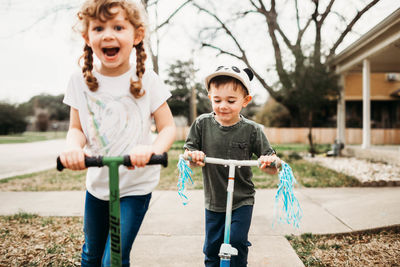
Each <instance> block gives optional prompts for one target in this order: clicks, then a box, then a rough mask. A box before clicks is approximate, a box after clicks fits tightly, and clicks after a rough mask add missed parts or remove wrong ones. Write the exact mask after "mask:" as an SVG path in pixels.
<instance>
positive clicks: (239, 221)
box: [203, 205, 253, 267]
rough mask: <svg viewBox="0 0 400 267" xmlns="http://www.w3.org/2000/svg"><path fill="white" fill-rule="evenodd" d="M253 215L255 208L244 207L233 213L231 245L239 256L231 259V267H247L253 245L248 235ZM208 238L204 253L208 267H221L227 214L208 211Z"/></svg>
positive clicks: (206, 238)
mask: <svg viewBox="0 0 400 267" xmlns="http://www.w3.org/2000/svg"><path fill="white" fill-rule="evenodd" d="M252 214H253V206H252V205H249V206H242V207H240V208H238V209H236V210H233V211H232V223H231V234H230V242H229V243H230V244H231V245H232V247H234V248H236V249H237V250H238V255H237V256H232V257H231V262H230V266H231V267H244V266H247V255H248V252H249V248H248V247H249V246H251V243H250V242H249V241H248V235H249V230H250V224H251V217H252ZM205 223H206V225H205V228H206V237H205V241H204V247H203V252H204V255H205V258H204V264H205V266H206V267H219V266H220V262H219V256H218V254H219V249H220V247H221V244H222V243H224V230H225V212H214V211H210V210H207V209H206V218H205Z"/></svg>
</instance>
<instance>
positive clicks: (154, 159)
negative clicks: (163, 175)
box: [124, 152, 168, 167]
mask: <svg viewBox="0 0 400 267" xmlns="http://www.w3.org/2000/svg"><path fill="white" fill-rule="evenodd" d="M158 164H161V165H163V166H164V167H167V166H168V154H167V152H164V153H162V154H160V155H152V156H151V158H150V161H149V162H148V163H147V165H158ZM124 166H126V167H132V164H131V159H130V157H129V155H125V156H124Z"/></svg>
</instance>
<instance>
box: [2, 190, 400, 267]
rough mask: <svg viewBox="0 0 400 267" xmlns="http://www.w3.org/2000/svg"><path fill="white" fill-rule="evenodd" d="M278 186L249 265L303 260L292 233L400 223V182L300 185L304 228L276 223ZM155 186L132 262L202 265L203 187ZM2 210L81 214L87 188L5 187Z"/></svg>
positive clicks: (257, 218)
mask: <svg viewBox="0 0 400 267" xmlns="http://www.w3.org/2000/svg"><path fill="white" fill-rule="evenodd" d="M275 192H276V191H275V190H273V189H266V190H258V191H257V194H256V204H255V208H254V213H253V221H252V226H251V229H250V238H249V239H250V242H251V243H252V247H251V248H250V252H249V266H250V267H252V266H303V264H302V262H301V261H300V259H299V258H298V257H297V255H296V253H295V252H294V250H293V249H292V247H291V246H290V244H289V243H288V241H287V240H286V239H285V237H284V235H287V234H296V235H299V234H302V233H307V232H311V233H314V234H324V233H341V232H351V231H356V230H364V229H369V228H376V227H383V226H389V225H394V224H400V205H399V203H400V188H399V187H386V188H326V189H320V188H313V189H296V191H295V193H296V196H297V198H298V199H299V202H300V205H301V207H302V209H303V219H302V221H301V225H300V228H299V229H293V227H291V226H288V225H275V227H274V228H272V223H273V201H274V195H275ZM188 196H189V199H190V203H189V204H188V205H187V206H183V205H182V204H181V202H180V199H179V197H178V195H177V192H175V191H156V192H154V193H153V198H152V201H151V204H150V208H149V211H148V213H147V215H146V217H145V220H144V222H143V225H142V228H141V230H140V232H139V235H138V237H137V240H136V241H135V243H134V247H133V250H132V265H133V266H139V267H141V266H143V267H152V266H163V267H164V266H171V267H172V266H173V267H179V266H203V263H202V262H203V254H202V244H203V240H204V205H203V192H202V191H200V190H192V191H189V192H188ZM0 203H1V205H0V215H9V214H15V213H17V212H20V211H24V212H29V213H36V214H39V215H42V216H82V215H83V206H84V192H80V191H68V192H64V191H63V192H0Z"/></svg>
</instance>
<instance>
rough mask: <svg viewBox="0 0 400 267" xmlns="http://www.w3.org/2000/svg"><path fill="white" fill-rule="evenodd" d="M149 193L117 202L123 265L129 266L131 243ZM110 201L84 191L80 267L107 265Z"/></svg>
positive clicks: (147, 202)
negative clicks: (118, 205) (119, 214)
mask: <svg viewBox="0 0 400 267" xmlns="http://www.w3.org/2000/svg"><path fill="white" fill-rule="evenodd" d="M150 199H151V193H150V194H148V195H144V196H127V197H123V198H121V199H120V209H121V219H120V223H121V227H120V229H121V247H122V266H128V267H129V255H130V251H131V248H132V244H133V241H134V240H135V238H136V235H137V233H138V231H139V228H140V225H141V224H142V221H143V218H144V215H145V214H146V211H147V209H148V207H149V203H150ZM108 215H109V202H108V201H104V200H100V199H98V198H96V197H94V196H93V195H91V194H90V193H89V192H86V201H85V215H84V219H83V224H84V225H83V231H84V233H85V243H84V244H83V248H82V267H85V266H110V236H109V216H108Z"/></svg>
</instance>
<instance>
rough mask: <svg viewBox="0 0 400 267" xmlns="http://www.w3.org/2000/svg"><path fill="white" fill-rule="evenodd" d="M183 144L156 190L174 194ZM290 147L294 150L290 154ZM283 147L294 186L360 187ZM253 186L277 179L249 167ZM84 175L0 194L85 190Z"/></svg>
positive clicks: (10, 185) (1, 183)
mask: <svg viewBox="0 0 400 267" xmlns="http://www.w3.org/2000/svg"><path fill="white" fill-rule="evenodd" d="M182 146H183V142H176V143H174V145H173V146H172V148H171V150H170V151H169V152H168V157H169V160H168V167H167V168H162V170H161V179H160V183H159V185H158V187H157V190H177V182H178V170H177V163H178V158H179V154H181V153H183V149H182ZM292 146H293V147H294V148H293V150H291V148H292ZM292 146H291V145H285V150H280V148H279V146H275V147H277V151H278V154H279V155H281V158H282V159H283V160H284V161H286V162H287V163H288V164H289V165H290V166H291V167H292V169H293V172H294V176H295V177H296V179H297V182H298V185H297V186H300V187H301V186H302V187H351V186H360V182H359V181H358V180H357V179H356V178H354V177H351V176H347V175H344V174H342V173H338V172H335V171H333V170H330V169H327V168H325V167H322V166H319V165H317V164H315V163H310V162H308V161H306V160H303V159H302V158H301V157H300V156H299V153H301V152H305V151H306V150H307V146H306V145H297V144H296V145H292ZM192 170H193V172H194V173H193V176H192V178H193V181H194V184H193V185H190V186H188V188H189V189H202V188H203V183H202V174H201V168H199V167H197V168H192ZM252 170H253V174H254V176H253V182H254V184H255V187H256V188H276V187H277V184H278V183H279V180H278V176H277V175H268V174H265V173H264V172H262V171H260V170H259V169H258V168H255V167H253V168H252ZM85 175H86V171H70V170H64V171H62V172H58V171H56V170H55V169H51V170H47V171H42V172H38V173H33V174H28V175H22V176H16V177H11V178H8V179H4V180H0V191H62V190H85Z"/></svg>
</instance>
